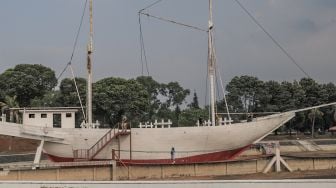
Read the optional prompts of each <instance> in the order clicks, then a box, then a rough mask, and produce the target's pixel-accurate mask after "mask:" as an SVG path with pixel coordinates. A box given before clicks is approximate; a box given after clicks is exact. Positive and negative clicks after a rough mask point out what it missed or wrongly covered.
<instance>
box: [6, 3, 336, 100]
mask: <svg viewBox="0 0 336 188" xmlns="http://www.w3.org/2000/svg"><path fill="white" fill-rule="evenodd" d="M84 2H85V0H29V1H27V0H0V20H1V27H0V72H3V71H4V70H6V69H8V68H11V67H14V66H15V65H16V64H21V63H29V64H43V65H45V66H49V67H51V68H52V69H54V70H55V71H56V74H59V73H60V71H61V70H62V69H63V68H64V66H65V64H66V63H67V62H68V61H69V58H70V55H71V51H72V46H73V42H74V37H75V33H76V31H77V28H78V25H79V20H80V16H81V11H82V8H83V5H84ZM152 2H154V0H94V69H93V70H94V79H95V80H99V79H101V78H104V77H109V76H114V77H123V78H134V77H137V76H139V75H141V64H140V47H139V25H138V15H137V12H138V10H140V9H141V8H143V7H145V6H146V5H148V4H150V3H152ZM241 2H242V3H243V4H244V5H245V7H246V8H247V9H248V10H249V11H250V12H251V13H252V14H253V15H254V16H255V17H256V18H257V19H258V20H259V22H261V23H262V24H263V26H264V27H265V28H266V29H267V30H268V31H269V32H270V33H271V34H272V35H273V36H274V38H276V39H277V40H278V41H279V43H280V44H281V45H282V46H283V47H284V48H286V49H287V50H288V52H289V53H290V54H291V55H292V56H293V57H294V58H295V59H296V60H297V62H298V63H299V64H300V65H301V66H302V67H303V68H304V69H305V70H306V72H308V73H309V74H310V75H311V77H312V78H314V79H316V80H318V81H319V82H335V81H336V73H335V71H336V63H335V59H336V37H335V35H336V0H295V1H293V0H241ZM148 12H149V13H151V14H154V15H156V16H160V17H165V18H170V19H174V20H177V21H180V22H184V23H187V24H191V25H195V26H198V27H201V28H206V27H207V18H208V2H207V0H163V1H162V2H161V3H159V4H157V5H156V6H155V7H152V8H151V9H149V10H148ZM214 22H215V43H216V51H217V61H218V63H219V67H220V72H221V73H222V77H223V78H224V80H226V81H228V80H230V79H231V78H232V77H233V76H239V75H244V74H247V75H253V76H257V77H259V78H260V79H262V80H278V81H282V80H290V81H291V80H294V79H300V78H302V77H303V76H304V74H303V73H302V72H300V71H299V70H298V68H297V67H295V66H294V65H293V64H292V63H291V62H290V60H289V59H288V58H287V57H286V56H285V55H284V54H283V53H282V52H281V51H280V50H279V49H278V48H277V47H276V46H275V45H274V44H273V43H272V41H271V40H270V39H269V38H268V37H267V36H266V35H265V34H264V33H263V32H262V31H261V29H260V28H258V27H257V26H256V25H255V24H254V23H253V22H252V21H251V19H250V18H249V17H248V16H247V15H246V14H245V13H244V12H243V11H242V9H240V8H239V6H238V5H237V4H236V3H235V1H234V0H214ZM142 24H143V34H144V41H145V45H146V50H147V56H148V62H149V69H150V70H149V71H150V75H151V76H153V77H154V79H155V80H158V81H160V82H168V81H178V82H180V83H181V84H182V86H183V87H185V88H189V89H191V90H192V91H193V90H194V89H195V90H196V91H197V93H198V95H199V97H200V101H201V102H202V103H203V102H204V95H205V78H206V59H207V34H206V33H204V32H200V31H195V30H191V29H188V28H183V27H180V26H176V25H172V24H169V23H163V22H160V21H157V20H154V19H150V18H147V17H142ZM87 40H88V13H87V14H86V16H85V23H84V25H83V30H82V33H81V35H80V37H79V43H78V48H77V51H76V53H75V57H74V60H73V64H74V67H75V72H76V74H77V75H78V76H85V64H86V62H85V53H86V52H85V50H86V43H87ZM65 76H67V77H69V76H70V72H69V71H68V72H66V73H65Z"/></svg>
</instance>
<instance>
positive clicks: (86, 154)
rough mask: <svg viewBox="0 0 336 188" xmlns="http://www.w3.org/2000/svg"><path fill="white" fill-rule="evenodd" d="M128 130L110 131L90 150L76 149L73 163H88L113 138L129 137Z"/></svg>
mask: <svg viewBox="0 0 336 188" xmlns="http://www.w3.org/2000/svg"><path fill="white" fill-rule="evenodd" d="M130 133H131V132H130V131H129V130H120V129H110V130H109V131H108V132H107V133H106V134H105V135H104V136H102V137H101V138H100V139H99V140H98V141H97V142H96V143H95V144H94V145H93V146H92V147H91V148H89V149H77V150H74V151H73V156H74V161H90V160H93V159H94V157H95V156H97V155H98V154H99V152H100V151H101V150H103V149H104V148H105V146H107V145H108V144H109V143H110V142H111V141H112V140H113V138H116V137H118V136H120V135H129V134H130Z"/></svg>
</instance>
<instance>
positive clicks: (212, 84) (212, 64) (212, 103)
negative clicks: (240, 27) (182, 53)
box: [208, 0, 216, 126]
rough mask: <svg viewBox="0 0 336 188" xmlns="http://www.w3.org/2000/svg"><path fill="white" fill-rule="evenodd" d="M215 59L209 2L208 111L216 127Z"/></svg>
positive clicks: (210, 0)
mask: <svg viewBox="0 0 336 188" xmlns="http://www.w3.org/2000/svg"><path fill="white" fill-rule="evenodd" d="M215 68H216V67H215V58H214V49H213V21H212V0H209V31H208V71H209V81H210V109H211V125H212V126H215V125H216V117H215V101H216V99H215V72H216V71H215Z"/></svg>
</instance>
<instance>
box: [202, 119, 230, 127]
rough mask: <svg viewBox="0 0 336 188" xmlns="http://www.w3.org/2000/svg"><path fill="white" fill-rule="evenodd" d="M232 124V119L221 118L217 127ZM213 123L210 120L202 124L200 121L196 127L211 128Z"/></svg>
mask: <svg viewBox="0 0 336 188" xmlns="http://www.w3.org/2000/svg"><path fill="white" fill-rule="evenodd" d="M231 123H233V120H232V119H231V118H229V119H227V118H226V117H224V118H219V119H217V125H219V126H223V125H228V124H229V125H230V124H231ZM211 125H212V123H211V121H210V120H206V121H204V122H203V121H202V122H200V121H199V120H198V121H197V122H196V126H197V127H199V126H211Z"/></svg>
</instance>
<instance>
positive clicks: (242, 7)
mask: <svg viewBox="0 0 336 188" xmlns="http://www.w3.org/2000/svg"><path fill="white" fill-rule="evenodd" d="M234 1H235V2H236V3H237V4H238V5H239V7H240V8H241V9H243V11H244V12H245V13H246V14H247V15H248V16H249V17H250V18H251V19H252V21H253V22H254V23H255V24H256V25H257V26H258V27H259V28H260V29H261V30H262V31H263V32H264V33H265V34H266V35H267V36H268V37H269V38H270V39H271V40H272V41H273V43H274V44H275V45H276V46H277V47H278V48H279V49H280V50H281V51H282V52H283V53H284V54H285V55H286V56H287V57H288V58H289V59H290V60H291V61H292V63H294V64H295V65H296V67H298V68H299V69H300V71H301V72H303V74H304V75H306V76H307V77H308V78H311V77H310V76H309V74H308V73H307V72H306V71H305V70H304V69H303V68H302V67H301V66H300V65H299V63H298V62H297V61H296V60H295V59H294V58H293V56H291V55H290V54H289V52H288V51H287V50H286V49H285V48H284V47H282V46H281V45H280V43H279V42H278V41H277V40H275V38H274V37H273V36H272V35H271V34H270V33H269V32H268V31H267V30H266V29H265V28H264V27H263V26H262V25H261V23H260V22H259V21H258V20H257V19H256V18H255V17H254V16H253V15H252V14H251V13H250V12H249V11H248V10H247V9H246V8H245V7H244V5H243V4H242V3H241V2H240V1H239V0H234Z"/></svg>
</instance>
